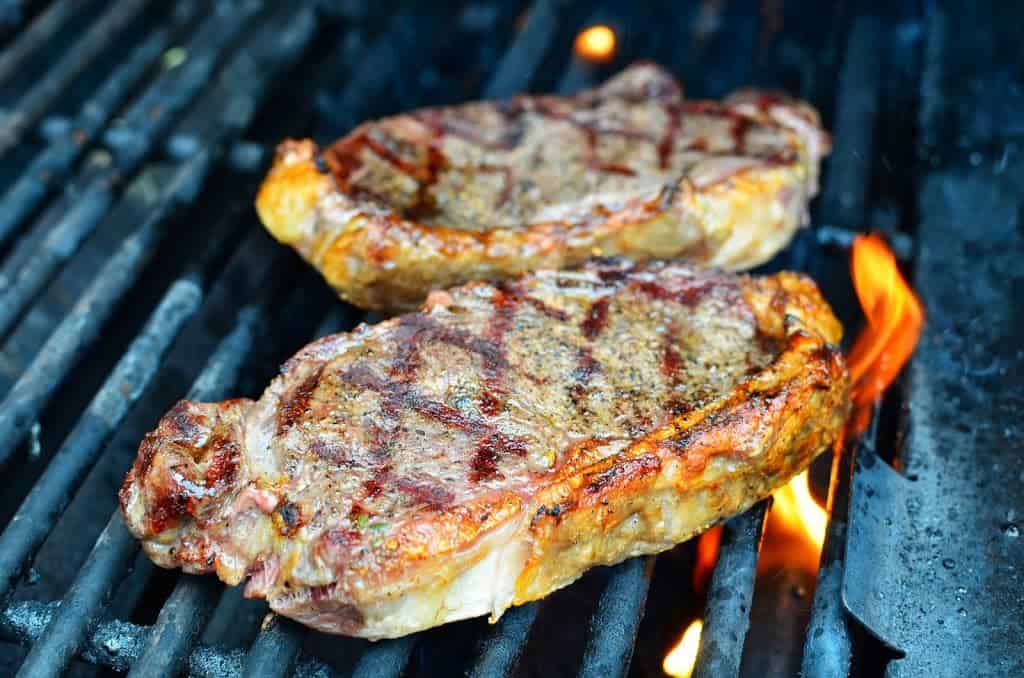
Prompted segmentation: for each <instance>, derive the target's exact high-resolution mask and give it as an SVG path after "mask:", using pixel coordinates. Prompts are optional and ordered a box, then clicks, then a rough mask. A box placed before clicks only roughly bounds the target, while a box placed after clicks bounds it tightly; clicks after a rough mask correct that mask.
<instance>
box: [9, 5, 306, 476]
mask: <svg viewBox="0 0 1024 678" xmlns="http://www.w3.org/2000/svg"><path fill="white" fill-rule="evenodd" d="M313 27H314V20H313V17H312V15H311V13H310V12H308V11H307V12H302V13H299V14H297V15H296V19H295V21H293V23H292V24H290V25H289V26H288V27H287V29H285V30H283V31H277V32H276V33H277V39H275V40H266V41H263V42H260V41H259V40H256V41H254V42H255V43H256V44H257V45H260V48H261V49H264V50H267V52H268V54H267V55H259V56H266V60H267V61H269V62H270V63H263V59H261V58H256V59H255V60H251V55H248V54H246V53H243V54H241V55H239V56H238V57H237V60H238V61H237V62H236V63H241V64H245V65H246V68H240V69H232V68H230V67H229V73H230V74H231V75H233V76H237V75H241V74H240V73H238V72H237V71H242V72H243V73H244V74H245V75H247V76H248V77H246V78H244V79H243V80H242V82H243V83H244V88H242V89H241V90H240V91H239V92H238V93H237V94H236V95H235V97H233V99H232V101H231V102H229V103H228V105H227V106H226V108H225V114H224V115H225V120H224V121H223V124H222V125H220V126H217V127H215V128H213V129H212V130H210V131H209V137H208V138H206V139H204V140H203V141H204V144H203V146H202V148H201V150H200V151H199V152H197V154H196V155H195V156H193V158H192V159H190V160H189V161H187V162H185V163H183V164H182V165H181V166H180V167H179V168H178V169H177V170H176V172H175V174H174V177H173V178H172V179H171V180H170V182H169V185H168V186H167V188H165V190H164V192H163V194H162V195H161V196H160V199H159V201H158V203H157V204H156V205H154V206H153V207H151V208H150V209H151V210H152V211H150V213H149V217H148V218H147V220H146V222H145V223H144V224H143V225H142V227H140V229H139V230H138V231H137V232H136V233H134V234H133V235H132V236H130V237H129V239H128V240H127V241H126V242H125V243H124V245H122V247H121V248H120V249H119V250H118V252H117V254H115V255H114V257H113V258H112V259H111V260H110V262H108V264H107V265H106V266H105V267H104V268H103V270H102V271H101V273H100V274H99V275H98V276H97V278H96V280H95V281H94V283H93V284H92V285H91V286H90V288H89V291H87V293H86V295H84V296H83V298H82V300H80V301H79V303H78V304H77V305H76V307H75V308H76V310H75V311H73V312H72V315H71V316H69V317H68V319H67V320H65V321H64V323H62V324H61V326H60V328H58V331H57V332H55V333H54V335H53V337H52V338H51V340H50V342H48V347H51V346H50V344H51V343H52V347H51V348H52V349H53V352H52V353H50V352H48V351H46V350H44V351H41V352H40V354H39V355H38V356H37V357H36V359H35V361H34V362H33V367H30V368H29V369H28V370H26V372H25V373H24V374H23V375H22V377H21V378H20V379H19V380H18V382H17V383H16V384H15V386H13V387H12V388H11V391H10V393H9V394H8V396H7V398H6V399H5V406H7V409H5V411H3V412H2V413H0V436H2V437H0V440H2V441H3V442H2V443H0V465H2V464H3V463H5V462H6V461H7V460H9V458H10V456H11V454H12V453H13V451H14V449H15V447H16V445H17V443H18V442H19V441H20V440H21V437H22V436H23V435H24V433H25V432H26V431H27V430H28V427H29V426H30V425H31V420H32V419H33V418H34V417H35V416H36V415H37V414H38V413H39V411H40V410H41V409H42V407H43V406H44V405H45V402H46V400H47V399H48V398H49V396H50V395H52V393H53V391H54V390H55V389H56V386H57V384H59V383H60V381H61V380H62V379H63V377H64V376H66V374H67V372H68V370H70V368H71V367H72V366H73V365H74V363H75V362H76V361H77V359H78V357H80V355H81V354H82V353H83V352H84V350H85V349H87V348H88V347H89V346H90V345H91V344H92V342H93V341H95V339H96V338H97V337H98V334H99V331H100V329H101V327H102V325H103V323H104V322H105V321H106V319H107V318H108V317H109V315H110V314H111V313H112V312H113V310H114V308H115V307H116V305H117V302H118V301H120V299H121V298H122V297H123V295H124V294H125V293H126V292H127V291H128V290H129V289H130V287H131V285H132V283H133V282H134V281H135V279H136V278H137V277H138V275H139V274H140V273H141V271H142V268H143V267H144V265H145V263H146V262H147V261H148V260H149V257H150V256H152V254H153V251H154V249H155V244H156V242H157V240H158V238H159V236H160V235H162V232H163V228H162V226H163V225H164V223H165V222H166V221H167V219H168V218H169V217H170V216H172V215H173V214H174V213H175V212H176V210H177V209H178V208H179V207H180V206H181V205H182V204H187V203H190V202H191V201H192V200H193V199H194V198H195V196H196V194H197V193H198V191H199V189H200V187H201V186H202V184H203V183H204V181H205V179H206V177H207V176H208V174H209V172H210V169H211V166H212V160H213V156H214V154H217V155H219V154H220V153H221V152H222V151H223V147H224V145H225V143H224V142H225V141H230V140H231V139H230V138H229V139H225V138H224V137H233V136H234V135H237V134H238V133H240V131H241V130H242V129H243V128H244V127H245V126H246V125H247V123H248V118H249V117H251V115H252V114H253V112H254V108H255V107H254V106H252V105H251V104H252V102H253V100H258V99H261V98H262V97H263V95H264V94H265V92H266V89H267V86H268V82H269V80H270V79H271V78H272V77H273V75H274V74H276V73H277V72H278V71H279V70H280V69H281V68H283V67H284V66H285V65H286V64H287V63H291V62H293V61H294V59H296V58H297V56H298V54H299V53H301V52H302V51H303V49H304V47H305V45H306V44H308V42H309V39H310V38H311V37H312V33H313ZM261 37H262V34H261ZM237 102H242V103H244V104H249V105H248V107H247V109H246V114H244V115H242V116H239V115H238V113H237V112H236V111H234V110H233V107H232V106H231V103H237ZM237 107H238V106H235V107H234V108H237ZM33 368H36V369H33Z"/></svg>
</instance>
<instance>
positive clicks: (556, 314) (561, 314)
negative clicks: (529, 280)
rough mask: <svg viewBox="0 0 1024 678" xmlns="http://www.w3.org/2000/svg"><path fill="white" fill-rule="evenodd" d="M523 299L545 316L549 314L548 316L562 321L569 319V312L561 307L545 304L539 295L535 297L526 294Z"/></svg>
mask: <svg viewBox="0 0 1024 678" xmlns="http://www.w3.org/2000/svg"><path fill="white" fill-rule="evenodd" d="M522 299H523V301H525V302H526V303H528V304H529V305H530V306H533V307H534V308H535V309H537V311H539V312H540V313H543V314H544V315H545V316H547V317H548V318H551V319H552V320H558V321H561V322H565V321H566V320H568V319H569V314H568V313H566V312H565V311H563V310H562V309H560V308H555V307H554V306H549V305H548V304H545V303H544V302H543V301H541V300H540V299H538V298H537V297H533V296H530V295H525V296H524V297H523V298H522Z"/></svg>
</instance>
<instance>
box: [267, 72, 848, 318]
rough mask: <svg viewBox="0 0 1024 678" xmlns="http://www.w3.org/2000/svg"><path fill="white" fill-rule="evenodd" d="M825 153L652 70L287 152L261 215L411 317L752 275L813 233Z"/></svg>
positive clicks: (345, 292)
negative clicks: (600, 258)
mask: <svg viewBox="0 0 1024 678" xmlns="http://www.w3.org/2000/svg"><path fill="white" fill-rule="evenodd" d="M828 147H829V140H828V136H827V135H826V134H825V133H824V132H823V131H822V130H821V127H820V124H819V121H818V115H817V113H816V112H815V111H814V110H813V109H812V108H811V107H809V106H808V105H806V104H803V103H800V102H797V101H794V100H791V99H788V98H787V97H785V96H781V95H777V94H768V93H763V92H741V93H738V94H735V95H733V96H731V97H729V98H727V99H726V100H725V101H723V102H722V103H717V102H713V101H688V100H686V99H685V98H684V97H683V94H682V91H681V89H680V87H679V86H678V85H677V84H676V82H675V81H674V80H673V79H672V78H671V76H669V75H668V74H667V73H666V72H664V71H662V70H661V69H660V68H658V67H656V66H654V65H650V64H641V65H637V66H633V67H631V68H629V69H627V70H625V71H623V72H622V73H621V74H619V75H618V76H616V77H615V78H613V79H611V80H610V81H608V82H607V83H606V84H605V85H604V86H602V87H600V88H598V89H595V90H592V91H588V92H584V93H582V94H579V95H576V96H573V97H568V98H565V97H554V96H522V97H517V98H513V99H511V100H508V101H499V102H478V103H471V104H466V105H462V106H456V107H451V108H435V109H425V110H420V111H415V112H412V113H408V114H405V115H399V116H396V117H392V118H385V119H383V120H379V121H375V122H368V123H366V124H364V125H361V126H360V127H358V128H357V129H356V130H355V131H353V132H352V133H351V134H349V135H348V136H346V137H345V138H344V139H341V140H340V141H338V142H336V143H334V144H333V145H331V146H329V147H327V148H324V149H322V150H321V149H318V148H317V146H316V145H315V144H314V143H313V142H311V141H308V140H307V141H286V142H284V143H283V144H282V145H281V146H280V148H279V149H278V154H277V159H276V161H275V163H274V166H273V168H272V169H271V171H270V174H269V176H268V177H267V179H266V181H265V182H264V184H263V187H262V189H261V190H260V193H259V196H258V198H257V202H256V207H257V210H258V211H259V214H260V217H261V219H262V221H263V223H264V224H265V225H266V227H267V229H268V230H269V231H270V232H271V233H272V234H273V235H274V237H276V238H277V239H278V240H280V241H281V242H283V243H286V244H288V245H291V246H292V247H294V248H295V249H296V250H297V251H298V252H299V253H301V254H302V256H303V257H305V258H306V260H307V261H309V262H310V263H311V264H312V265H313V266H314V267H315V268H317V269H318V270H319V271H320V272H321V273H322V274H323V276H324V277H325V278H326V280H327V282H328V283H330V284H331V285H332V286H333V287H334V288H335V289H336V290H337V291H338V293H339V294H340V295H341V296H342V297H343V298H345V299H346V300H348V301H350V302H352V303H354V304H356V305H357V306H361V307H363V308H373V309H395V308H405V309H408V308H414V307H415V306H416V305H418V304H419V303H421V302H422V301H423V299H424V298H425V297H426V295H427V293H428V292H429V291H430V290H432V289H443V288H447V287H451V286H453V285H458V284H462V283H465V282H468V281H471V280H491V281H497V280H501V279H505V278H508V277H512V276H516V275H520V274H522V273H524V272H527V271H531V270H538V269H544V268H565V267H569V266H574V265H579V264H580V263H582V262H583V261H584V260H586V259H588V258H591V257H593V256H594V255H621V256H626V257H629V258H631V259H633V260H635V261H643V260H648V259H651V258H658V257H663V258H664V257H683V258H686V259H688V260H691V261H694V262H697V263H702V264H706V265H711V266H718V267H722V268H728V269H743V268H750V267H753V266H756V265H757V264H760V263H762V262H764V261H767V260H768V259H770V258H771V257H772V256H773V255H774V254H775V253H776V252H778V251H779V250H780V249H782V248H783V247H784V246H785V245H786V244H787V243H788V242H789V241H790V239H791V238H792V236H793V234H794V232H795V231H796V229H797V228H798V226H799V225H800V224H801V223H803V222H804V220H805V215H806V211H807V203H808V201H809V200H810V199H811V197H812V196H813V195H814V194H815V193H816V192H817V176H818V165H819V163H820V160H821V157H822V156H823V155H824V154H825V153H826V152H827V151H828Z"/></svg>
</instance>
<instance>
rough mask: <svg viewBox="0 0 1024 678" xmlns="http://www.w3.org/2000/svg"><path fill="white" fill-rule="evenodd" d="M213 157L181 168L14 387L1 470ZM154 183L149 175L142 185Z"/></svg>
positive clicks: (3, 427)
mask: <svg viewBox="0 0 1024 678" xmlns="http://www.w3.org/2000/svg"><path fill="white" fill-rule="evenodd" d="M208 164H209V156H208V155H207V154H205V153H204V154H201V155H198V156H196V157H195V158H194V159H193V161H191V162H189V163H186V164H185V165H183V166H182V168H180V169H179V170H178V171H177V172H176V173H175V175H174V176H173V178H172V179H171V181H170V184H169V185H168V186H167V187H166V189H165V191H164V193H163V195H162V196H161V200H160V201H159V203H158V204H156V205H154V206H153V209H152V211H151V212H149V216H148V217H147V218H146V220H145V222H143V224H142V226H141V227H140V228H139V229H138V230H137V231H136V232H135V233H133V234H131V235H130V236H129V237H128V238H127V239H126V240H125V241H124V243H123V244H122V245H121V247H120V248H118V250H117V252H116V253H114V255H113V256H112V257H111V258H110V260H109V261H108V262H107V263H106V264H105V265H104V266H103V268H102V269H101V270H100V272H99V274H98V275H97V276H96V279H95V280H94V281H93V283H92V284H91V285H90V286H89V288H88V289H87V290H86V292H85V293H84V294H83V295H82V297H81V299H79V301H78V303H76V304H75V306H74V308H73V309H72V311H71V314H70V315H68V317H67V318H65V319H64V321H63V322H61V324H60V325H59V326H58V327H57V330H56V331H55V332H54V333H53V334H52V335H51V336H50V338H49V339H48V340H47V342H46V344H45V345H44V346H43V348H42V349H41V350H40V351H39V353H38V354H36V357H35V358H34V359H33V361H32V363H31V364H30V365H29V366H28V367H27V368H26V369H25V371H24V372H23V373H22V375H21V376H20V377H19V378H18V380H17V381H16V382H15V383H14V386H12V387H11V390H10V391H9V392H8V393H7V397H6V398H5V399H4V401H3V405H2V406H0V407H2V410H0V466H2V465H4V464H6V463H7V462H8V461H10V459H11V456H12V455H13V454H14V451H15V449H17V446H18V443H19V442H20V441H21V439H22V437H23V436H24V434H25V432H26V431H28V429H29V427H30V426H31V425H32V421H33V420H34V419H35V417H36V416H37V415H38V414H39V412H40V411H41V410H42V408H43V407H44V406H45V405H46V403H47V401H48V400H49V398H50V396H52V395H53V393H54V391H55V390H56V389H57V387H58V386H59V385H60V384H61V382H62V381H63V380H64V377H66V376H67V374H68V372H69V371H70V369H71V368H72V367H73V366H74V365H75V364H76V362H77V361H78V359H79V358H80V357H81V356H82V354H83V353H84V351H85V350H86V349H87V348H89V347H90V346H92V344H93V343H94V342H95V341H96V339H97V338H98V337H99V334H100V330H101V329H102V327H103V325H104V324H105V322H106V321H107V319H108V318H109V317H110V315H111V314H112V313H113V312H114V309H115V308H116V307H117V302H118V301H120V299H121V297H122V296H123V295H124V294H125V293H127V291H128V290H129V289H131V286H132V285H133V284H134V282H135V280H136V279H137V278H138V276H139V275H140V274H141V272H142V269H143V267H144V266H145V264H146V262H148V261H149V258H150V256H152V254H153V251H154V250H155V249H156V248H155V245H156V243H157V241H158V239H159V237H160V236H161V234H162V233H163V225H164V223H165V222H166V221H167V220H168V219H169V218H170V217H171V216H172V215H173V214H174V213H175V211H176V209H177V208H178V207H179V206H180V205H181V204H184V203H188V202H190V201H191V200H193V199H194V197H195V195H196V193H197V190H198V181H201V180H202V177H203V176H205V173H206V171H207V170H206V166H207V165H208ZM150 180H151V177H150V176H149V174H148V173H147V174H144V175H143V176H142V177H141V178H140V182H141V183H146V182H148V181H150Z"/></svg>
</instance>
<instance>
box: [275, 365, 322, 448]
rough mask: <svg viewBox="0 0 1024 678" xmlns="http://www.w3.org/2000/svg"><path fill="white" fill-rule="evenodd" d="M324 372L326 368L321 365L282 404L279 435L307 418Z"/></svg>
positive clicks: (279, 414) (278, 427)
mask: <svg viewBox="0 0 1024 678" xmlns="http://www.w3.org/2000/svg"><path fill="white" fill-rule="evenodd" d="M323 372H324V366H323V365H321V366H320V367H319V368H318V369H316V370H314V371H313V372H311V373H310V374H309V376H307V377H306V378H305V379H304V380H303V381H302V383H301V384H299V385H298V386H296V387H295V390H294V391H292V394H291V396H290V397H288V398H287V399H285V400H284V401H283V402H282V403H281V406H280V407H279V408H278V411H277V433H278V435H281V434H282V433H284V432H286V431H287V430H288V429H290V428H291V427H292V426H294V425H295V422H297V421H298V420H299V419H301V418H302V417H303V416H305V413H306V409H307V408H308V407H309V401H310V399H311V398H312V397H313V393H315V392H316V387H317V385H318V384H319V383H320V377H321V376H322V375H323Z"/></svg>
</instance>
